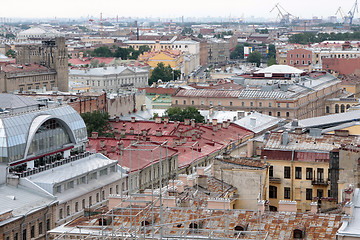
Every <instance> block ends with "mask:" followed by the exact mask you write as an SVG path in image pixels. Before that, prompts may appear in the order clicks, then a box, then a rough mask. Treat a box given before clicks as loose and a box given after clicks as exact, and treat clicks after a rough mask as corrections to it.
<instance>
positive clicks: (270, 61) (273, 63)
mask: <svg viewBox="0 0 360 240" xmlns="http://www.w3.org/2000/svg"><path fill="white" fill-rule="evenodd" d="M275 64H276V60H275V58H273V57H271V58H270V59H269V60H268V61H267V65H268V67H270V66H271V65H275Z"/></svg>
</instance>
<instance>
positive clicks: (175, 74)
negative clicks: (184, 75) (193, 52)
mask: <svg viewBox="0 0 360 240" xmlns="http://www.w3.org/2000/svg"><path fill="white" fill-rule="evenodd" d="M180 75H181V72H180V71H179V70H173V69H172V68H171V67H170V65H168V66H167V67H165V65H164V63H162V62H161V63H158V65H157V66H156V67H155V68H154V70H153V71H152V73H151V77H150V78H149V85H151V84H153V83H154V82H156V81H157V80H159V79H161V80H162V81H164V82H168V81H170V80H173V79H174V80H176V79H178V78H179V77H180Z"/></svg>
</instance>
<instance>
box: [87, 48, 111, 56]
mask: <svg viewBox="0 0 360 240" xmlns="http://www.w3.org/2000/svg"><path fill="white" fill-rule="evenodd" d="M92 55H93V56H94V57H113V56H114V54H113V52H112V51H111V50H110V48H109V47H108V46H103V47H98V48H95V49H94V51H93V53H92Z"/></svg>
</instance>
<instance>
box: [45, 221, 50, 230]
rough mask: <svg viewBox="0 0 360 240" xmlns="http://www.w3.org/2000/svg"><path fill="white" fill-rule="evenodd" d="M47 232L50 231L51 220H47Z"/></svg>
mask: <svg viewBox="0 0 360 240" xmlns="http://www.w3.org/2000/svg"><path fill="white" fill-rule="evenodd" d="M46 231H50V219H46Z"/></svg>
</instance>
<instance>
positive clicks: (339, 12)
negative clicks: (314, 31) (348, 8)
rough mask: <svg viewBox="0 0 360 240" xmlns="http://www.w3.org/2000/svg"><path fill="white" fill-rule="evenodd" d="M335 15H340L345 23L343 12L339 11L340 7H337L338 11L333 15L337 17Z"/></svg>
mask: <svg viewBox="0 0 360 240" xmlns="http://www.w3.org/2000/svg"><path fill="white" fill-rule="evenodd" d="M337 14H340V16H341V19H342V21H343V23H344V22H345V16H344V15H345V14H344V12H343V10H342V9H341V7H339V8H338V10H337V11H336V13H335V15H337Z"/></svg>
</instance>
